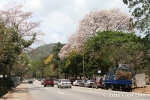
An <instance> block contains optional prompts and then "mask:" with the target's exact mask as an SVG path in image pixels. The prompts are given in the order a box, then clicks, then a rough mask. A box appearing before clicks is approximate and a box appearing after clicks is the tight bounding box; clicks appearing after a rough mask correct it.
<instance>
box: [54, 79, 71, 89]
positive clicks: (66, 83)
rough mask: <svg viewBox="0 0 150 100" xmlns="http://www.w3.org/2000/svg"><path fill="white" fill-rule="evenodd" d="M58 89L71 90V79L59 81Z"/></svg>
mask: <svg viewBox="0 0 150 100" xmlns="http://www.w3.org/2000/svg"><path fill="white" fill-rule="evenodd" d="M57 87H58V88H63V87H66V88H71V82H70V80H69V79H59V81H58V84H57Z"/></svg>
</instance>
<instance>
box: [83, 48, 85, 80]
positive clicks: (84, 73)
mask: <svg viewBox="0 0 150 100" xmlns="http://www.w3.org/2000/svg"><path fill="white" fill-rule="evenodd" d="M83 78H84V80H85V69H84V47H83Z"/></svg>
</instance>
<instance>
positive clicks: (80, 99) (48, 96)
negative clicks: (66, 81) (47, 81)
mask: <svg viewBox="0 0 150 100" xmlns="http://www.w3.org/2000/svg"><path fill="white" fill-rule="evenodd" d="M28 89H29V93H30V98H31V100H110V99H111V100H149V99H150V96H148V95H143V94H134V93H131V92H120V91H110V90H101V89H92V88H84V87H76V86H72V88H71V89H70V88H63V89H60V88H57V86H56V85H55V86H54V87H51V86H49V87H44V86H43V85H41V84H40V81H35V82H34V83H33V84H28Z"/></svg>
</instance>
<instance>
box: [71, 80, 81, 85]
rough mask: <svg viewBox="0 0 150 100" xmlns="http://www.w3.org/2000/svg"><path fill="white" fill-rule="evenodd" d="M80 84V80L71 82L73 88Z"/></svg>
mask: <svg viewBox="0 0 150 100" xmlns="http://www.w3.org/2000/svg"><path fill="white" fill-rule="evenodd" d="M80 82H81V80H75V81H74V82H73V85H74V86H79V83H80Z"/></svg>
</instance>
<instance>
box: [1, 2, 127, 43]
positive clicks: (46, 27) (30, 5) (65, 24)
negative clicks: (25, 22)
mask: <svg viewBox="0 0 150 100" xmlns="http://www.w3.org/2000/svg"><path fill="white" fill-rule="evenodd" d="M12 1H14V2H18V3H24V7H23V9H22V10H24V11H32V12H33V18H32V20H35V21H40V20H43V22H42V23H41V27H40V29H41V30H42V31H43V32H45V34H46V35H45V36H44V37H43V40H44V41H45V43H56V42H62V43H65V42H66V41H67V38H68V37H69V36H70V35H71V34H72V33H74V32H75V31H76V29H77V27H78V25H79V21H80V20H81V19H82V18H83V16H84V15H85V14H88V13H90V11H91V10H102V9H110V8H114V7H117V8H121V11H123V12H125V13H128V11H129V9H128V8H127V6H126V5H125V4H123V2H122V0H1V3H0V9H2V7H3V5H6V4H7V3H8V2H12Z"/></svg>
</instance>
